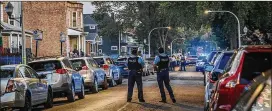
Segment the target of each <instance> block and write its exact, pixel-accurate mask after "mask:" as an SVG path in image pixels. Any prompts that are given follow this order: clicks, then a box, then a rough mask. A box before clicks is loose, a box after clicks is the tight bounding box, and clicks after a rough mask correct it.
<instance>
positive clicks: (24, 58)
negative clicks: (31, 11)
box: [5, 2, 26, 64]
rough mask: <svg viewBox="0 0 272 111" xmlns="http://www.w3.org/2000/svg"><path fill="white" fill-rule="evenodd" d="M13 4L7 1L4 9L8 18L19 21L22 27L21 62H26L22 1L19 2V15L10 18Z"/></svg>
mask: <svg viewBox="0 0 272 111" xmlns="http://www.w3.org/2000/svg"><path fill="white" fill-rule="evenodd" d="M13 8H14V7H13V6H12V4H11V3H10V2H8V4H7V6H6V7H5V11H6V13H7V14H8V16H9V19H14V20H15V21H17V22H20V24H21V27H22V64H26V44H25V29H24V22H23V21H24V17H23V14H24V12H23V2H21V15H20V17H18V18H12V17H11V15H12V13H13ZM18 19H19V20H20V21H19V20H18Z"/></svg>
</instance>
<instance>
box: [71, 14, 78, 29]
mask: <svg viewBox="0 0 272 111" xmlns="http://www.w3.org/2000/svg"><path fill="white" fill-rule="evenodd" d="M72 19H73V23H72V24H73V26H72V27H76V26H77V24H76V19H77V13H76V12H73V18H72Z"/></svg>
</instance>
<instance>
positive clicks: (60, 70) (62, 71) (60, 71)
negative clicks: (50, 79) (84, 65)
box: [56, 69, 67, 74]
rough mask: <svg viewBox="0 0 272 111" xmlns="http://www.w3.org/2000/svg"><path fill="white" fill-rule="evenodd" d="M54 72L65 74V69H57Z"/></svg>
mask: <svg viewBox="0 0 272 111" xmlns="http://www.w3.org/2000/svg"><path fill="white" fill-rule="evenodd" d="M56 72H57V73H59V74H66V73H67V70H66V69H57V70H56Z"/></svg>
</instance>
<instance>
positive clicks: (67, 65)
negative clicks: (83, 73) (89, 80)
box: [62, 59, 74, 69]
mask: <svg viewBox="0 0 272 111" xmlns="http://www.w3.org/2000/svg"><path fill="white" fill-rule="evenodd" d="M62 62H63V64H64V66H65V67H66V68H70V69H74V68H73V66H72V65H71V63H70V62H69V60H68V59H63V60H62Z"/></svg>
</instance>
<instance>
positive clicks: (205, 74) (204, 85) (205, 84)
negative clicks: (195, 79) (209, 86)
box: [204, 74, 206, 86]
mask: <svg viewBox="0 0 272 111" xmlns="http://www.w3.org/2000/svg"><path fill="white" fill-rule="evenodd" d="M204 86H206V74H204Z"/></svg>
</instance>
